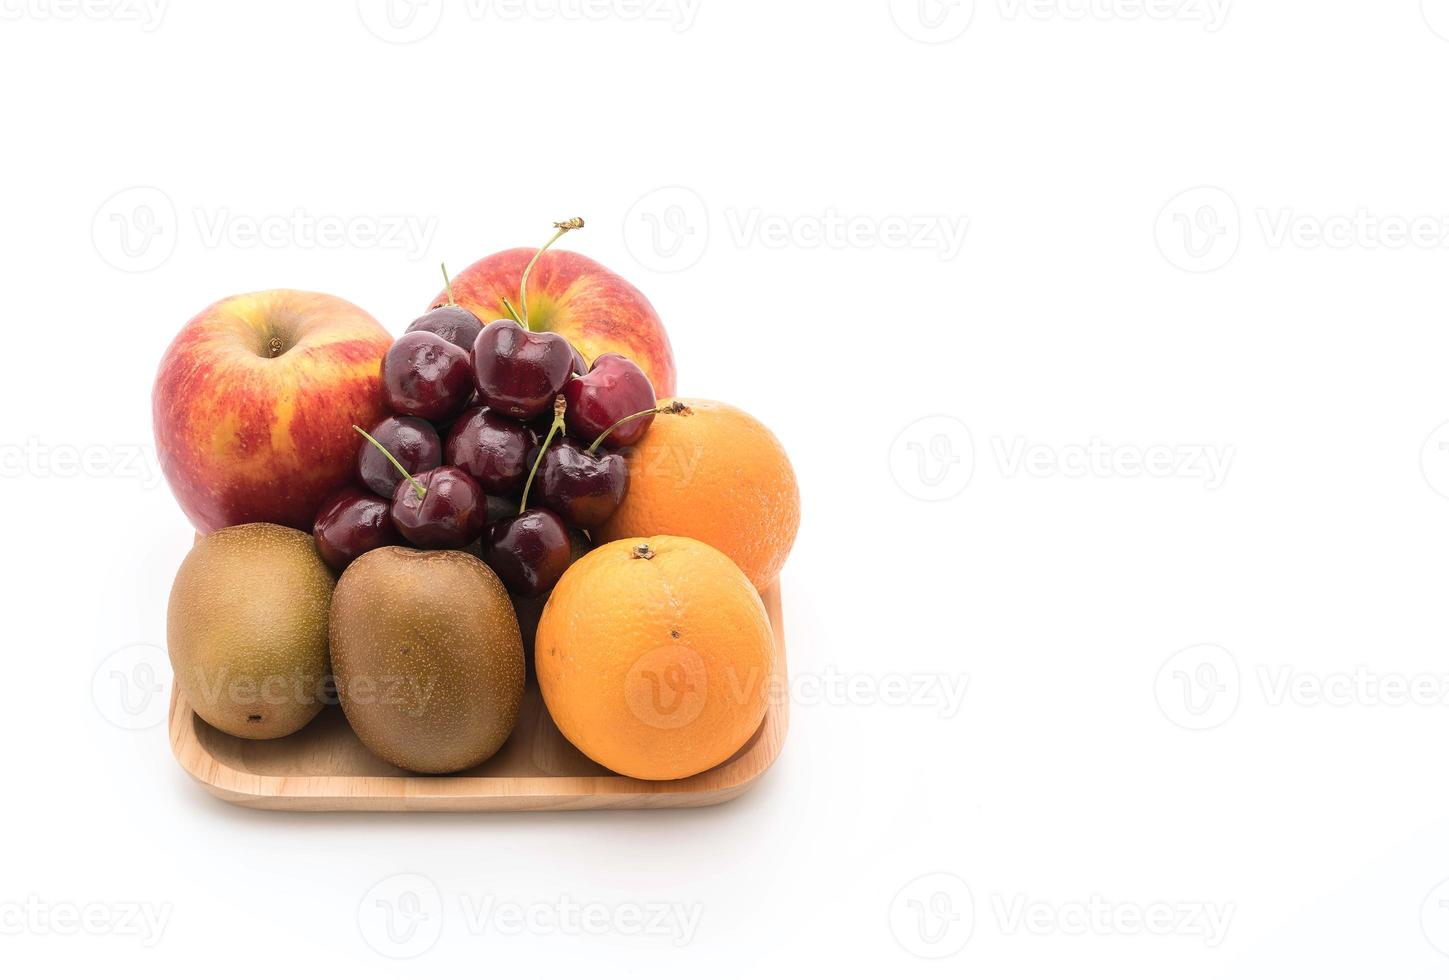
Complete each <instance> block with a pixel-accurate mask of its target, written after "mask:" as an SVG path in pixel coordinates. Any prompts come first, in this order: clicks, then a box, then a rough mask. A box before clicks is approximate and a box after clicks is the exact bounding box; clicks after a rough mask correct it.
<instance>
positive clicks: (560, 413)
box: [518, 395, 568, 514]
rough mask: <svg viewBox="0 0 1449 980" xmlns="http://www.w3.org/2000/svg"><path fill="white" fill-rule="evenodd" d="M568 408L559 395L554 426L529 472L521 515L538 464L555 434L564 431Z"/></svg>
mask: <svg viewBox="0 0 1449 980" xmlns="http://www.w3.org/2000/svg"><path fill="white" fill-rule="evenodd" d="M567 407H568V402H566V401H565V400H564V396H563V395H559V396H558V397H557V398H555V399H554V400H553V424H552V425H550V426H549V427H548V435H546V436H544V437H543V445H541V446H539V447H538V455H537V456H535V457H534V459H533V469H531V470H529V471H528V482H527V483H525V484H524V485H523V497H522V498H521V499H520V500H519V501H518V512H519V513H520V514H522V513H523V512H524V511H525V510H527V509H528V491H529V490H530V489H531V488H532V487H533V477H534V475H535V474H537V473H538V464H539V463H541V462H543V453H544V450H546V449H548V444H549V443H550V442H552V441H553V436H554V433H555V432H563V430H564V420H563V417H564V409H565V408H567Z"/></svg>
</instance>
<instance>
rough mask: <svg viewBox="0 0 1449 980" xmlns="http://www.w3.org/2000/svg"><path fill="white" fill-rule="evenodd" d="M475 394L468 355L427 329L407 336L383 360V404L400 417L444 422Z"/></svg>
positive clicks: (397, 342) (395, 343) (391, 348)
mask: <svg viewBox="0 0 1449 980" xmlns="http://www.w3.org/2000/svg"><path fill="white" fill-rule="evenodd" d="M472 394H473V372H472V369H471V368H470V367H469V364H468V352H467V351H466V350H464V349H463V348H461V347H459V346H458V345H457V344H452V343H449V342H448V341H446V340H444V339H443V338H442V337H439V336H438V335H437V334H434V333H429V332H428V331H426V330H418V331H416V332H414V333H405V334H403V335H402V336H401V337H399V338H398V339H397V340H395V341H393V345H392V346H391V347H390V348H388V351H387V353H386V354H384V355H383V358H382V403H383V405H385V406H386V407H387V408H388V410H389V411H391V412H394V413H396V414H398V415H416V416H418V417H419V418H424V419H427V420H428V421H430V422H443V421H446V420H448V419H450V418H452V417H453V416H455V415H457V414H458V413H459V412H461V411H462V410H463V406H464V405H466V404H468V398H469V397H470V396H471V395H472Z"/></svg>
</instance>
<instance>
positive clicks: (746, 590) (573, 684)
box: [534, 536, 775, 779]
mask: <svg viewBox="0 0 1449 980" xmlns="http://www.w3.org/2000/svg"><path fill="white" fill-rule="evenodd" d="M774 657H775V643H774V637H773V635H772V633H771V631H770V622H769V618H768V617H767V616H766V614H765V607H764V604H763V603H761V601H760V596H759V593H757V592H756V591H755V590H754V588H753V587H751V585H750V583H749V580H748V579H746V578H745V576H744V574H743V573H742V572H741V571H740V570H739V568H738V567H736V565H735V563H734V562H732V561H730V560H729V559H728V558H726V557H725V556H724V555H723V554H721V553H720V552H719V551H718V550H716V549H715V548H711V547H710V546H709V545H707V544H703V543H701V542H699V541H693V540H690V539H689V538H676V537H668V536H657V537H651V538H625V539H622V540H619V541H614V542H612V543H610V544H606V545H603V546H601V547H598V548H595V549H594V550H593V551H591V552H589V553H588V554H586V555H585V556H584V557H582V558H580V559H579V560H578V561H576V562H574V564H573V565H571V566H570V567H569V570H568V571H567V572H565V573H564V575H563V578H561V579H559V582H558V585H556V586H554V590H553V594H552V595H551V596H549V600H548V604H547V605H545V606H544V608H543V616H542V618H541V619H540V620H539V623H538V638H537V641H536V642H535V644H534V664H535V667H536V669H537V671H538V686H539V688H540V689H541V690H542V691H543V700H544V703H545V704H547V705H548V711H549V714H550V715H552V716H553V720H554V724H556V725H558V728H559V731H561V732H562V733H563V735H564V737H565V738H567V739H568V740H569V741H570V742H572V743H573V744H574V746H575V747H577V748H578V750H579V751H580V752H582V753H584V755H586V756H588V757H589V758H590V759H593V760H594V761H595V762H597V763H599V764H600V765H602V766H606V767H607V768H609V769H612V770H614V771H615V772H619V773H623V774H624V775H626V776H633V777H635V778H636V779H682V778H683V777H685V776H692V775H694V774H695V773H699V772H704V771H705V770H706V769H710V768H712V767H714V766H717V765H719V764H720V763H721V762H724V761H725V760H726V759H728V758H729V757H730V756H732V755H734V754H735V752H737V751H738V750H739V748H740V747H741V746H742V745H744V744H745V742H746V741H748V740H749V738H750V736H751V735H753V734H754V733H755V731H756V729H758V728H759V727H760V722H761V720H763V719H764V717H765V708H766V707H767V701H768V697H769V693H770V678H771V673H770V672H771V667H772V665H773V663H774Z"/></svg>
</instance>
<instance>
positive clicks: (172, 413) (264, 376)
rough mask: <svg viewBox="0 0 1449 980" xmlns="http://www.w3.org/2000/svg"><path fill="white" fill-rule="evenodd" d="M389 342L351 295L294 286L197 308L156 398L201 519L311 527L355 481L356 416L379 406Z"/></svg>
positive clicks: (181, 483) (180, 476)
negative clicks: (336, 492) (345, 297)
mask: <svg viewBox="0 0 1449 980" xmlns="http://www.w3.org/2000/svg"><path fill="white" fill-rule="evenodd" d="M391 342H392V338H391V337H389V336H388V334H387V331H385V330H383V328H382V327H381V326H380V325H379V324H378V322H377V321H376V320H374V319H373V318H372V317H370V316H368V315H367V314H366V313H365V312H363V311H362V310H360V309H358V308H357V307H356V306H353V305H352V304H351V303H349V302H347V301H346V300H342V299H338V298H337V297H336V296H327V295H325V294H322V293H308V292H300V291H297V290H292V289H276V290H270V291H268V292H261V293H247V294H244V295H240V296H231V297H228V298H227V299H224V300H221V301H220V302H217V303H214V304H212V305H211V306H209V307H207V308H206V309H205V310H203V311H202V312H200V313H199V314H197V315H196V316H195V317H193V318H192V320H191V321H190V322H189V323H187V324H186V326H185V327H183V328H182V329H181V333H180V334H178V335H177V337H176V339H175V340H173V341H172V342H171V346H170V347H169V348H167V350H166V353H165V355H164V356H163V357H162V359H161V366H160V368H159V369H158V370H157V372H156V381H155V385H154V387H153V389H152V396H151V408H152V420H153V424H154V427H155V433H156V452H157V456H158V457H159V459H160V462H161V471H162V472H163V473H164V474H165V475H166V481H167V483H168V484H170V486H171V492H172V493H173V494H175V496H176V500H177V502H178V503H179V504H180V505H181V509H182V510H183V511H185V513H186V516H187V517H188V518H189V519H190V520H191V523H192V524H193V525H194V526H195V527H196V529H197V530H199V531H201V532H202V533H203V534H204V533H206V532H208V531H214V530H216V529H217V528H221V527H227V526H230V525H233V524H246V523H253V522H273V523H277V524H285V525H287V526H289V527H295V528H300V529H303V530H310V529H311V527H312V522H313V519H314V518H315V516H316V514H317V508H318V507H319V506H321V504H322V502H323V501H324V500H325V499H326V498H327V497H328V496H329V495H330V494H331V493H332V492H333V491H334V490H336V489H337V488H338V487H340V486H342V485H343V484H345V483H347V482H348V477H349V475H350V473H351V470H352V464H353V458H354V454H355V453H356V443H355V441H354V440H353V438H352V430H351V426H352V425H353V423H358V424H361V425H363V426H365V427H370V426H371V425H372V424H373V423H374V422H376V421H377V420H378V419H379V418H380V417H381V416H382V411H381V402H380V400H379V397H378V388H379V384H378V376H379V370H380V369H379V365H380V363H381V361H382V356H383V354H384V353H385V352H386V351H387V349H388V345H389V344H390V343H391Z"/></svg>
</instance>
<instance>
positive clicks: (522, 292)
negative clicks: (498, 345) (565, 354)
mask: <svg viewBox="0 0 1449 980" xmlns="http://www.w3.org/2000/svg"><path fill="white" fill-rule="evenodd" d="M553 226H554V227H555V228H557V229H558V230H557V231H555V232H554V233H553V237H552V238H550V239H549V240H548V241H546V242H544V243H543V248H541V249H539V250H538V251H537V252H534V253H533V258H531V259H529V260H528V265H526V266H524V267H523V278H522V279H520V280H519V282H518V308H519V310H520V311H522V313H523V317H522V319H519V320H518V322H519V323H520V324H522V325H523V329H525V330H532V329H533V328H532V327H530V326H529V325H528V274H529V273H530V272H532V271H533V264H534V263H535V262H537V261H538V257H539V256H540V255H542V254H543V253H544V252H547V251H548V247H549V246H550V245H552V244H553V243H554V242H556V241H558V240H559V239H560V238H562V237H563V236H564V235H566V234H568V233H569V232H571V231H573V230H574V229H575V228H582V227H583V226H584V219H583V218H569V219H568V220H567V221H555V222H554V223H553Z"/></svg>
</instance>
